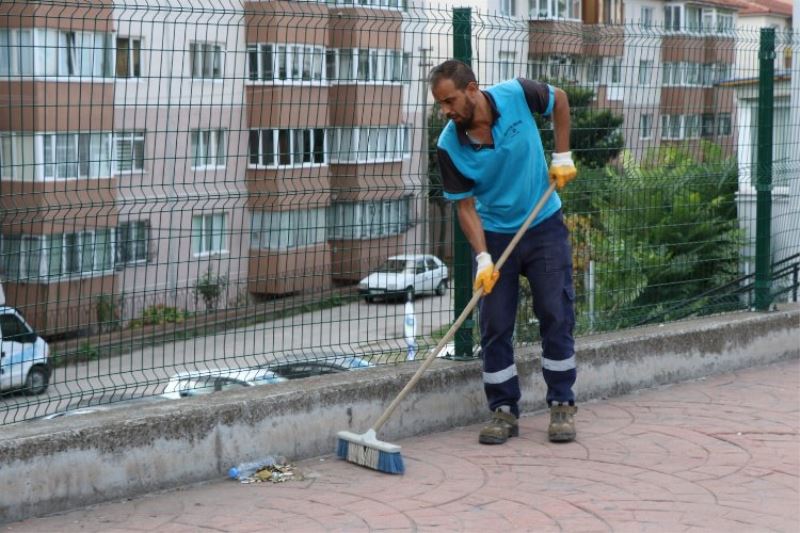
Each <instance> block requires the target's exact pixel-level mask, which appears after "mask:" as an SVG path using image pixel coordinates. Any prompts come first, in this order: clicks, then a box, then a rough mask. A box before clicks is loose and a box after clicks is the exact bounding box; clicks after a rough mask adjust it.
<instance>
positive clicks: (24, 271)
mask: <svg viewBox="0 0 800 533" xmlns="http://www.w3.org/2000/svg"><path fill="white" fill-rule="evenodd" d="M42 240H43V237H28V236H22V235H4V236H3V249H2V259H3V261H2V265H3V274H4V275H5V277H6V278H7V279H14V280H16V279H28V278H35V277H39V276H40V275H41V264H42Z"/></svg>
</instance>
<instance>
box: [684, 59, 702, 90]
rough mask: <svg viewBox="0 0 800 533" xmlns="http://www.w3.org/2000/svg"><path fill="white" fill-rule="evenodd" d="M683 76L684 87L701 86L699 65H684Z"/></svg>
mask: <svg viewBox="0 0 800 533" xmlns="http://www.w3.org/2000/svg"><path fill="white" fill-rule="evenodd" d="M684 75H685V80H684V81H685V84H686V85H689V86H700V85H702V84H703V80H702V71H701V65H700V64H698V63H685V64H684Z"/></svg>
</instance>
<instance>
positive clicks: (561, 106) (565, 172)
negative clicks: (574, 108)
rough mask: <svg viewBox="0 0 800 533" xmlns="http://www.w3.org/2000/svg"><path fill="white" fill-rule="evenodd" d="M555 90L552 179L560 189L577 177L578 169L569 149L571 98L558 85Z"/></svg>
mask: <svg viewBox="0 0 800 533" xmlns="http://www.w3.org/2000/svg"><path fill="white" fill-rule="evenodd" d="M554 90H555V103H554V104H553V136H554V137H555V152H553V159H552V160H551V162H550V172H549V174H550V181H552V182H555V184H556V187H558V190H561V189H563V188H564V186H565V185H566V184H567V183H569V182H570V181H572V180H574V179H575V176H576V175H577V173H578V171H577V170H576V169H575V163H574V162H573V161H572V152H570V150H569V98H567V93H565V92H564V91H563V90H562V89H559V88H558V87H554Z"/></svg>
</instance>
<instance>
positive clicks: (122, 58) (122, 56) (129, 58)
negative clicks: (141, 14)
mask: <svg viewBox="0 0 800 533" xmlns="http://www.w3.org/2000/svg"><path fill="white" fill-rule="evenodd" d="M141 77H142V41H141V40H140V39H133V38H131V37H117V78H141Z"/></svg>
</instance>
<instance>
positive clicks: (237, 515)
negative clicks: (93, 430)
mask: <svg viewBox="0 0 800 533" xmlns="http://www.w3.org/2000/svg"><path fill="white" fill-rule="evenodd" d="M577 420H578V424H579V425H578V430H579V433H578V435H579V438H578V440H577V441H576V442H574V443H571V444H561V445H555V444H550V443H548V442H547V437H546V427H547V416H546V414H543V413H540V414H536V415H532V416H525V417H523V418H522V420H521V436H520V437H519V438H515V439H512V440H510V441H509V442H508V443H507V444H505V445H503V446H481V445H479V444H478V439H477V434H478V430H479V427H480V426H479V425H476V426H471V427H466V428H459V429H456V430H452V431H447V432H443V433H437V434H433V435H427V436H423V437H417V438H412V439H407V440H405V441H403V442H401V444H402V445H403V457H404V459H405V461H406V470H407V471H406V474H405V476H402V477H400V476H389V475H386V474H381V473H378V472H374V471H371V470H368V469H365V468H361V467H357V466H354V465H351V464H349V463H346V462H344V461H340V460H338V459H335V458H333V457H325V458H320V459H314V460H308V461H303V462H301V463H299V464H298V465H297V467H298V470H299V471H301V472H302V473H303V474H304V475H305V479H304V480H303V481H294V482H289V483H284V484H279V485H273V484H257V485H240V484H238V483H235V482H232V481H217V482H212V483H207V484H203V485H196V486H192V487H187V488H184V489H181V490H175V491H169V492H163V493H159V494H153V495H148V496H145V497H142V498H137V499H133V500H129V501H124V502H117V503H108V504H103V505H97V506H93V507H89V508H86V509H82V510H78V511H73V512H70V513H63V514H59V515H54V516H50V517H45V518H38V519H31V520H27V521H25V522H19V523H15V524H9V525H7V526H6V527H5V528H4V530H5V531H8V532H22V531H64V532H67V531H83V532H92V531H104V532H131V531H165V532H183V531H187V532H188V531H199V530H204V529H211V530H215V531H266V530H281V531H327V530H338V531H373V530H379V531H386V530H397V531H417V530H422V531H432V530H437V531H484V532H487V533H488V532H494V531H565V532H577V531H668V532H677V531H722V532H725V533H732V532H738V531H742V532H753V531H780V532H797V531H800V430H799V429H798V428H799V427H800V362H798V361H792V362H788V363H781V364H778V365H772V366H768V367H763V368H757V369H749V370H744V371H741V372H737V373H734V374H726V375H721V376H717V377H713V378H709V379H705V380H698V381H695V382H691V383H684V384H680V385H674V386H670V387H664V388H660V389H656V390H648V391H642V392H640V393H636V394H630V395H627V396H624V397H621V398H615V399H613V400H607V401H601V402H594V403H587V404H582V405H581V406H580V411H579V412H578V416H577ZM334 444H335V443H334V442H331V446H332V447H333V446H334Z"/></svg>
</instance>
